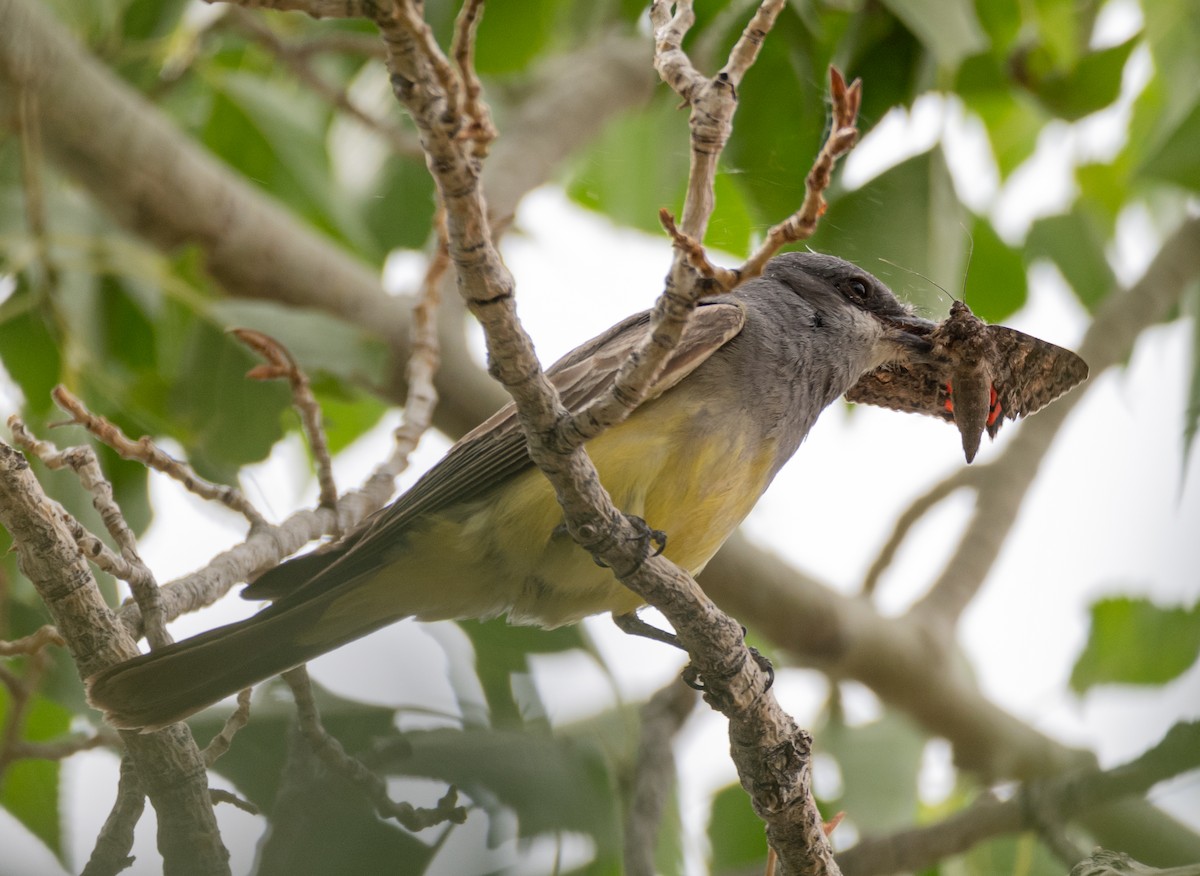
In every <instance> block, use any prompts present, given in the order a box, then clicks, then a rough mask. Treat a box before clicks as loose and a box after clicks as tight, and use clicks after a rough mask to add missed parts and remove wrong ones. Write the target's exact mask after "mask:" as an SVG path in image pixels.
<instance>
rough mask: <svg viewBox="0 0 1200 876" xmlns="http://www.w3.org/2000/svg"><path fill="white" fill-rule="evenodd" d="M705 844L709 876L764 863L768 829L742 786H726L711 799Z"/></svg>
mask: <svg viewBox="0 0 1200 876" xmlns="http://www.w3.org/2000/svg"><path fill="white" fill-rule="evenodd" d="M708 842H709V845H710V846H711V847H712V859H711V860H710V861H709V871H710V872H712V873H726V872H730V871H735V870H745V869H748V868H750V867H755V866H761V865H762V863H763V862H764V861H765V860H766V857H767V829H766V826H765V825H764V824H763V822H762V819H761V818H759V817H758V816H757V815H755V814H754V808H753V807H752V806H751V805H750V798H749V797H748V796H746V791H745V789H744V788H743V787H742V786H741V785H736V784H735V785H727V786H726V787H724V788H722V789H721V790H720V791H718V792H717V793H716V794H715V795H714V796H713V802H712V814H711V815H710V816H709V819H708Z"/></svg>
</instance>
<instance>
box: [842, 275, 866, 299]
mask: <svg viewBox="0 0 1200 876" xmlns="http://www.w3.org/2000/svg"><path fill="white" fill-rule="evenodd" d="M846 292H847V293H848V294H849V295H850V297H851V298H855V299H857V300H859V301H866V300H867V283H866V281H865V280H862V279H860V278H858V277H854V278H852V279H850V280H847V281H846Z"/></svg>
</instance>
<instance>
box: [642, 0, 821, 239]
mask: <svg viewBox="0 0 1200 876" xmlns="http://www.w3.org/2000/svg"><path fill="white" fill-rule="evenodd" d="M828 48H829V47H822V46H819V45H815V44H814V40H813V38H812V36H811V35H810V34H809V33H808V31H807V30H806V29H805V27H804V26H803V24H802V23H801V22H800V20H799V19H798V18H797V17H796V16H795V15H793V14H781V15H780V16H779V19H778V21H777V22H776V23H775V27H774V29H773V30H772V31H771V39H768V40H767V41H766V42H764V43H763V45H762V47H761V50H760V52H759V56H758V60H757V61H756V62H755V64H754V66H753V67H751V68H750V70H749V71H748V72H747V73H746V77H745V79H743V81H742V87H741V89H740V91H739V92H738V110H737V115H735V116H734V120H733V133H732V135H731V136H730V138H729V144H728V146H727V147H726V149H725V154H724V156H723V165H724V168H725V169H726V170H727V171H728V172H730V173H736V174H738V184H739V187H740V189H741V191H742V192H743V194H744V195H745V196H746V199H747V201H748V202H749V203H750V205H751V206H752V214H753V215H754V217H755V219H756V220H757V221H758V222H760V223H762V224H763V225H767V226H769V225H773V224H774V223H776V222H779V221H781V220H782V219H783V218H784V217H786V216H789V215H791V214H792V213H793V212H795V211H796V209H797V208H798V207H799V206H800V204H801V203H802V202H803V200H804V176H805V174H806V173H808V169H809V167H810V166H811V164H812V160H813V158H815V157H816V155H817V152H818V150H819V149H820V148H821V138H822V135H823V134H824V131H825V125H826V122H827V119H828V107H827V106H826V103H825V98H826V94H825V87H826V83H827V82H828V78H827V77H828V73H827V71H826V66H827V65H828V63H829V60H830V56H829V54H828V53H827V52H828ZM681 115H682V114H681ZM649 142H655V141H648V140H647V141H643V143H642V144H639V147H638V148H640V149H643V150H644V149H645V145H644V144H645V143H649ZM657 142H660V143H664V144H667V148H668V149H669V148H670V144H673V143H677V144H678V151H679V157H680V159H681V160H682V161H686V158H687V149H688V141H687V132H686V126H684V127H682V128H681V129H677V133H675V134H674V136H673V139H671V140H662V141H657ZM653 151H658V150H653Z"/></svg>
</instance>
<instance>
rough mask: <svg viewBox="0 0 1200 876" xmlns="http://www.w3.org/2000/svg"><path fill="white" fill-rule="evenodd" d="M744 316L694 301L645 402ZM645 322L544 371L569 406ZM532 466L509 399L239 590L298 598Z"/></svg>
mask: <svg viewBox="0 0 1200 876" xmlns="http://www.w3.org/2000/svg"><path fill="white" fill-rule="evenodd" d="M745 320H746V315H745V309H744V308H743V306H742V305H741V303H739V302H738V301H737V300H736V299H733V298H727V299H722V300H719V301H707V302H701V304H700V306H698V307H697V308H696V311H695V313H694V314H693V315H692V317H691V319H690V320H689V321H688V324H687V327H686V328H685V329H684V332H683V336H682V338H681V339H680V342H679V345H678V347H676V349H675V352H674V353H673V354H672V356H671V358H670V359H669V360H668V361H667V364H666V365H665V366H664V367H663V371H662V373H661V374H660V375H659V377H658V379H657V380H656V381H655V383H654V385H653V387H651V391H650V394H649V396H648V399H647V400H649V399H652V398H656V397H657V396H659V395H661V394H662V393H664V392H666V391H667V390H668V389H670V388H671V387H673V386H675V385H676V384H677V383H679V381H681V380H683V379H684V378H685V377H687V375H689V374H691V373H692V371H694V370H695V369H696V368H697V367H698V366H699V365H700V364H701V363H702V362H704V361H705V360H706V359H707V358H708V357H709V356H711V355H712V354H713V353H714V352H715V351H716V350H718V349H720V348H721V347H722V346H724V345H725V344H726V343H727V342H728V341H729V340H730V339H731V338H733V337H734V336H735V335H737V333H738V332H740V331H741V329H742V326H743V325H744V324H745ZM649 323H650V313H649V311H644V312H642V313H638V314H635V315H634V316H631V317H629V318H627V319H625V320H623V321H621V322H619V323H617V324H616V325H614V326H613V327H612V328H610V329H609V330H608V331H606V332H604V333H603V334H601V335H599V336H597V337H595V338H593V339H592V340H590V341H588V342H587V343H585V344H582V345H580V346H579V347H576V348H575V349H574V350H572V351H571V352H570V353H568V354H567V355H565V356H564V357H563V358H562V359H560V360H559V361H558V362H556V363H554V365H552V366H551V367H550V368H549V369H548V370H547V372H546V375H547V377H548V378H549V379H550V381H551V382H552V383H553V384H554V385H555V387H556V388H557V389H558V392H559V395H560V396H561V398H562V401H563V404H564V405H565V406H566V407H567V408H568V409H569V410H571V411H578V410H580V409H581V408H583V407H584V406H585V405H587V404H588V403H590V402H592V401H593V400H595V399H597V398H599V397H600V396H601V395H602V394H603V393H604V392H605V391H607V390H608V389H609V387H610V386H612V383H613V380H614V379H615V377H616V374H617V371H618V370H619V369H620V367H621V365H622V364H624V362H625V361H626V360H627V359H628V358H629V355H630V353H631V352H632V351H633V350H634V348H635V347H636V346H637V344H638V343H639V342H640V341H641V340H642V338H643V337H644V336H645V333H646V327H647V326H648V325H649ZM532 464H533V463H532V461H531V460H530V458H529V453H528V452H527V450H526V446H525V433H524V432H523V431H522V430H521V428H520V424H519V423H518V421H517V413H516V408H515V406H514V405H513V404H512V403H511V402H510V403H509V404H507V405H505V406H504V407H503V408H501V409H500V410H499V411H497V412H496V413H495V414H493V415H492V416H491V417H490V418H488V419H487V420H486V421H484V422H483V423H481V424H480V425H479V426H478V427H476V428H475V429H473V430H472V431H471V432H469V433H468V434H466V435H464V436H463V437H462V438H461V439H460V440H459V441H458V443H456V444H455V445H454V446H453V447H452V448H450V450H449V452H447V454H446V456H445V457H443V458H442V459H441V461H439V462H438V463H437V465H435V466H434V467H433V468H432V469H430V470H429V471H428V472H427V473H426V474H425V475H424V476H423V477H422V478H421V479H420V480H419V481H417V483H415V484H414V485H413V486H412V488H411V489H410V490H409V491H408V492H407V493H405V494H404V495H403V496H401V497H400V498H398V499H397V500H396V501H395V502H394V503H392V504H391V505H389V506H388V507H386V508H384V509H382V510H381V511H379V512H377V513H376V514H375V515H373V516H372V517H370V518H368V519H367V520H366V521H364V522H363V525H362V526H360V527H359V528H358V529H357V530H355V531H354V532H352V533H350V534H349V535H347V536H346V537H345V538H343V539H342V540H341V541H340V542H337V543H335V544H332V545H329V546H328V547H327V548H323V549H319V550H318V551H313V552H312V553H310V554H306V555H304V556H301V557H298V558H296V559H293V560H291V561H289V562H287V563H284V564H283V565H280V566H277V567H275V568H274V569H271V570H269V571H267V572H266V573H264V574H263V575H262V576H260V577H259V578H258V580H256V581H255V582H254V583H253V584H251V585H250V586H249V587H247V588H246V589H244V590H243V591H242V596H243V597H245V598H248V599H277V598H280V597H283V596H285V595H292V596H298V595H299V593H298V592H297V588H300V587H303V589H305V590H307V589H308V586H307V582H309V581H311V582H312V584H313V585H314V586H316V587H323V586H325V584H324V582H322V580H321V578H323V577H324V575H323V573H324V572H325V571H326V570H327V569H333V568H334V567H335V566H336V567H337V570H338V572H337V574H336V576H335V577H336V580H337V581H339V582H340V581H343V580H347V579H348V578H350V577H355V576H356V575H358V574H360V573H363V572H365V571H367V570H368V569H370V568H373V567H374V566H375V565H376V563H377V559H376V555H378V554H379V553H381V551H377V550H374V548H377V547H379V548H381V547H383V546H385V545H387V544H390V543H391V542H393V541H394V540H395V539H396V538H398V537H399V535H400V534H401V533H402V532H403V530H404V529H405V528H406V527H407V526H408V525H409V524H410V522H411V521H412V520H414V519H415V518H417V517H420V516H422V515H424V514H429V513H433V512H436V511H438V510H439V509H441V508H445V507H447V506H449V505H452V504H455V503H457V502H462V501H467V500H469V499H472V498H474V497H476V496H479V495H481V494H482V493H484V492H486V491H487V490H488V489H490V488H492V487H494V486H496V485H497V484H499V483H501V482H502V481H504V480H507V479H508V478H511V477H512V476H514V475H516V474H518V473H519V472H521V471H522V470H524V469H526V468H528V467H529V466H530V465H532ZM351 567H353V568H351ZM314 579H315V580H314Z"/></svg>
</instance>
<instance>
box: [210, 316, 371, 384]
mask: <svg viewBox="0 0 1200 876" xmlns="http://www.w3.org/2000/svg"><path fill="white" fill-rule="evenodd" d="M210 313H211V315H212V317H213V319H214V320H215V321H216V322H217V323H218V324H220V325H223V326H227V327H229V328H251V329H257V330H258V331H261V332H265V333H266V334H268V335H270V336H271V337H273V338H274V339H275V340H277V341H279V342H280V343H281V344H283V346H284V347H286V348H287V350H288V352H289V353H291V354H292V356H294V357H295V359H296V361H297V362H298V363H299V364H300V366H301V367H302V368H303V369H304V370H305V372H307V373H308V374H309V376H310V377H312V376H315V375H317V374H320V373H326V374H332V375H334V376H336V377H338V378H340V379H341V380H344V381H346V382H347V383H351V384H358V385H363V386H383V385H384V384H385V383H386V382H387V379H388V373H387V367H388V364H389V363H388V350H387V345H386V344H385V343H384V342H383V340H381V339H380V338H379V337H377V336H374V335H370V334H368V333H367V332H366V331H365V330H363V329H361V328H358V327H356V326H352V325H350V324H349V323H347V322H344V321H342V320H340V319H337V318H335V317H332V316H330V315H329V314H327V313H323V312H321V311H317V310H302V309H299V308H295V307H286V306H284V305H281V304H279V303H276V302H272V301H249V300H245V299H240V300H239V299H224V300H221V301H215V302H213V304H212V307H211V309H210Z"/></svg>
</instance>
